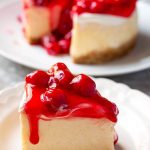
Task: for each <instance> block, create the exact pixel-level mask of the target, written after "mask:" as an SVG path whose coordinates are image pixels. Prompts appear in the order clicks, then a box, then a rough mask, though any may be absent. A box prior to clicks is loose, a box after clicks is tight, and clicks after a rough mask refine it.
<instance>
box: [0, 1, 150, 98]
mask: <svg viewBox="0 0 150 150" xmlns="http://www.w3.org/2000/svg"><path fill="white" fill-rule="evenodd" d="M2 1H4V0H0V3H1V2H2ZM146 1H147V2H150V0H146ZM31 71H33V69H30V68H27V67H25V66H22V65H19V64H16V63H14V62H12V61H10V60H8V59H6V58H4V57H2V56H0V89H3V88H5V87H8V86H10V85H14V84H16V83H18V82H19V81H23V80H24V77H25V75H26V74H27V73H30V72H31ZM108 78H109V79H112V80H114V81H117V82H122V83H125V84H127V85H128V86H130V87H131V88H134V89H139V90H141V91H143V92H144V93H146V94H148V95H150V69H148V70H145V71H140V72H137V73H132V74H128V75H119V76H111V77H108Z"/></svg>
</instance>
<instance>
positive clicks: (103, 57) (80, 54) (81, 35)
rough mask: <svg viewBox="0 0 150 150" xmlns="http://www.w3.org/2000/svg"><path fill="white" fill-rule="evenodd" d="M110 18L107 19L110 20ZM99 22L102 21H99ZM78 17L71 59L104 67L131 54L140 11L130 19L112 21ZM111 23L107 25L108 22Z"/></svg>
mask: <svg viewBox="0 0 150 150" xmlns="http://www.w3.org/2000/svg"><path fill="white" fill-rule="evenodd" d="M106 17H107V16H106ZM99 19H101V18H100V17H99ZM102 19H103V20H104V22H103V20H102V21H101V20H98V18H97V20H96V18H95V20H94V19H93V18H91V19H90V18H88V19H87V18H84V17H82V18H80V15H79V16H75V17H74V26H73V35H72V43H71V51H70V53H71V56H72V58H73V61H74V62H76V63H101V62H105V61H109V60H112V59H113V58H116V57H119V56H121V55H124V54H125V53H127V52H128V51H129V50H130V49H131V48H132V47H133V46H134V44H135V41H136V36H137V32H138V27H137V13H136V11H135V12H134V13H133V14H132V15H131V16H130V17H129V18H127V19H126V18H119V19H118V22H117V20H116V18H115V16H114V19H113V18H112V17H111V20H107V18H104V16H103V18H102ZM106 21H107V22H106Z"/></svg>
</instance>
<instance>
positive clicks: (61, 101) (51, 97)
mask: <svg viewBox="0 0 150 150" xmlns="http://www.w3.org/2000/svg"><path fill="white" fill-rule="evenodd" d="M41 101H42V102H43V103H44V104H45V105H46V106H47V107H48V108H50V109H51V108H52V109H53V110H55V111H58V110H62V109H65V108H67V106H68V104H67V96H66V95H65V93H64V92H63V90H61V89H49V90H48V91H46V92H45V93H44V94H43V95H42V96H41Z"/></svg>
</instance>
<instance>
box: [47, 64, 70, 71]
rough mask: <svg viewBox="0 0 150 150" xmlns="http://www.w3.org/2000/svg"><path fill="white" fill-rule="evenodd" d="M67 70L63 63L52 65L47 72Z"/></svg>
mask: <svg viewBox="0 0 150 150" xmlns="http://www.w3.org/2000/svg"><path fill="white" fill-rule="evenodd" d="M66 69H68V67H67V66H66V65H65V64H64V63H61V62H59V63H56V64H54V65H53V66H52V67H51V68H50V69H49V70H48V72H49V73H54V72H55V71H58V70H66Z"/></svg>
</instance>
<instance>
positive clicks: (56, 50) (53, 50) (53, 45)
mask: <svg viewBox="0 0 150 150" xmlns="http://www.w3.org/2000/svg"><path fill="white" fill-rule="evenodd" d="M44 47H45V48H46V50H47V52H48V54H50V55H57V54H60V53H61V47H60V46H59V44H58V43H57V42H50V43H49V44H47V45H44Z"/></svg>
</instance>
